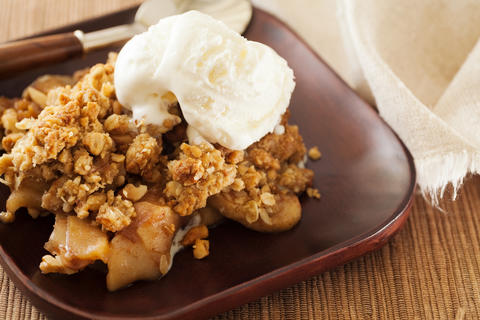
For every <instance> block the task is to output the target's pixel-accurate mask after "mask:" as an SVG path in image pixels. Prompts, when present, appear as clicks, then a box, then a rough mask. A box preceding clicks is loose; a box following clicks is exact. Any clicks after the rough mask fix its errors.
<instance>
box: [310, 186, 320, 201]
mask: <svg viewBox="0 0 480 320" xmlns="http://www.w3.org/2000/svg"><path fill="white" fill-rule="evenodd" d="M307 195H308V196H309V197H310V198H315V199H320V192H319V191H318V189H316V188H307Z"/></svg>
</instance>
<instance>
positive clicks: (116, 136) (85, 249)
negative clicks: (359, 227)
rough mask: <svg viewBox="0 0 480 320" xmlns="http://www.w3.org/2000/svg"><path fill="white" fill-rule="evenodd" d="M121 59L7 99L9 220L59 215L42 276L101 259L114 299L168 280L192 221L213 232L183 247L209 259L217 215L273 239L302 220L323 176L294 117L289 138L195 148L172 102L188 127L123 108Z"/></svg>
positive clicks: (3, 105) (0, 106) (1, 107)
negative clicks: (174, 250)
mask: <svg viewBox="0 0 480 320" xmlns="http://www.w3.org/2000/svg"><path fill="white" fill-rule="evenodd" d="M114 62H115V55H111V56H110V57H109V61H107V63H106V64H97V65H95V66H93V67H92V68H90V69H88V70H82V71H80V72H78V73H76V74H75V75H74V76H73V77H66V76H48V75H47V76H43V77H41V78H39V79H37V80H36V81H35V82H34V83H32V84H31V85H30V86H29V87H28V88H26V89H25V91H24V93H23V96H22V98H15V99H7V98H3V97H1V98H0V120H1V121H0V122H1V127H2V128H3V130H1V131H2V148H3V150H4V151H5V153H4V154H3V155H2V156H1V157H0V174H1V175H2V180H1V182H2V183H4V184H6V185H8V186H9V187H10V190H11V195H10V197H9V199H8V201H7V205H6V211H5V212H2V213H1V214H0V219H2V220H3V221H4V222H8V221H12V220H13V219H14V214H15V212H16V211H17V210H18V209H19V208H26V209H27V211H28V213H29V214H30V215H31V216H32V217H34V218H36V217H38V216H39V215H42V214H48V213H53V214H55V215H56V223H55V227H54V231H53V233H52V235H51V237H50V240H49V241H48V242H47V244H46V245H45V248H46V249H47V250H48V251H49V252H50V253H51V255H46V256H45V257H44V258H43V260H42V262H41V265H40V268H41V270H42V272H45V273H49V272H59V273H67V274H70V273H74V272H77V271H79V270H81V269H82V268H84V267H85V266H87V265H88V264H90V263H93V262H94V261H95V260H102V261H104V262H105V263H107V264H108V269H109V273H108V276H107V286H108V288H109V289H110V290H115V289H118V288H120V287H122V286H124V285H126V284H128V283H130V282H132V281H135V280H138V279H153V278H156V277H159V276H161V275H163V274H165V273H166V272H167V271H168V270H169V268H170V265H171V262H172V258H173V257H171V256H170V248H171V246H172V243H173V241H174V235H175V234H176V232H177V231H178V230H179V229H181V228H182V227H183V226H185V225H186V224H187V223H188V221H189V220H190V219H191V217H193V216H199V217H200V218H201V221H202V224H201V225H200V226H198V227H194V228H192V229H191V230H190V231H189V232H188V233H187V234H186V236H185V238H184V239H183V242H182V243H183V245H185V246H187V245H188V246H190V245H191V246H192V247H193V254H194V257H195V258H197V259H202V258H204V257H206V256H207V255H208V254H209V248H210V243H209V241H208V240H207V238H208V229H207V227H206V225H208V224H213V223H217V222H218V221H219V214H218V212H220V213H221V214H222V215H223V216H225V217H227V218H231V219H234V220H236V221H239V222H240V223H242V224H244V225H245V226H247V227H249V228H252V229H254V230H259V231H266V232H275V231H281V230H286V229H289V228H291V227H292V226H293V225H295V224H296V223H297V222H298V220H299V219H300V217H301V207H300V203H299V200H298V197H297V194H298V193H301V192H303V191H304V190H305V189H306V188H307V187H309V186H310V185H311V181H312V177H313V172H312V171H311V170H309V169H305V168H303V165H302V166H299V163H302V161H303V160H304V158H305V153H306V149H305V146H304V145H303V141H302V138H301V136H300V134H299V132H298V128H297V127H296V126H290V125H288V123H287V119H288V114H286V115H285V116H284V118H283V121H282V123H281V125H283V126H284V127H285V130H284V133H283V134H281V135H277V134H268V135H267V136H265V137H264V138H263V139H261V140H260V141H258V142H257V143H255V144H254V145H252V146H251V147H249V148H248V149H247V150H245V151H233V150H228V149H226V148H223V147H220V146H217V145H210V144H202V145H198V146H195V145H189V144H188V143H187V138H186V134H185V130H186V124H185V122H184V121H183V120H181V119H182V115H181V112H180V109H179V108H178V105H177V104H176V100H175V99H174V97H173V95H172V97H173V98H172V99H171V100H172V105H171V106H170V107H169V111H170V112H171V113H172V114H175V115H177V116H178V119H179V121H174V122H172V123H171V124H170V125H168V124H164V125H163V126H162V128H160V127H156V126H153V125H145V124H144V123H143V122H140V123H139V122H136V121H134V120H133V119H132V117H131V114H130V113H129V112H127V111H125V110H124V108H123V107H122V106H121V105H120V103H119V102H118V101H117V100H116V95H115V87H114V82H113V73H114ZM180 121H181V122H180ZM178 122H180V123H178ZM165 127H168V128H170V129H171V130H170V131H168V132H165ZM308 190H313V189H308ZM309 195H310V196H313V197H316V194H315V193H312V192H311V191H309ZM207 202H208V204H209V206H207Z"/></svg>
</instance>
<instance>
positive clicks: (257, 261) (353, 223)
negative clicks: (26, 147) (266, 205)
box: [0, 9, 415, 319]
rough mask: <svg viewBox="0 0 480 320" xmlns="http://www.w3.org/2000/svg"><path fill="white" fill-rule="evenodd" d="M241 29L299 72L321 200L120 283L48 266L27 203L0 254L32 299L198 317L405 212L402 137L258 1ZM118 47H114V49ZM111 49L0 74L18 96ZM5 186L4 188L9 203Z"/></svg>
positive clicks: (71, 309) (301, 272) (111, 21)
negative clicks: (282, 220) (46, 269)
mask: <svg viewBox="0 0 480 320" xmlns="http://www.w3.org/2000/svg"><path fill="white" fill-rule="evenodd" d="M133 14H134V9H131V10H126V11H122V12H119V13H116V14H113V15H109V16H105V17H102V18H99V19H95V20H91V21H87V22H84V23H81V24H78V25H74V26H69V27H67V28H64V29H62V31H65V30H75V29H77V28H81V29H83V30H85V31H88V30H92V29H95V28H101V27H105V26H110V25H115V24H120V23H126V22H127V21H131V19H132V17H133ZM246 37H247V38H249V39H251V40H257V41H260V42H263V43H266V44H268V45H270V46H271V47H273V48H274V49H275V50H276V51H277V52H278V53H279V54H280V55H282V56H283V57H284V58H285V59H286V60H287V61H288V63H289V65H290V66H291V67H292V68H293V70H294V71H295V76H296V83H297V86H296V89H295V92H294V94H293V97H292V102H291V106H290V108H291V113H292V118H291V122H293V123H296V124H298V125H299V126H300V131H301V133H302V135H303V137H304V139H305V143H306V145H307V146H313V145H317V146H318V147H319V148H320V150H321V151H322V154H323V157H322V159H321V160H319V161H316V162H313V161H309V163H308V167H310V168H311V169H313V170H314V171H315V182H314V183H315V186H316V187H317V188H318V189H319V190H320V193H321V194H322V198H321V200H312V199H307V198H303V199H302V206H303V218H302V220H301V221H300V223H299V224H298V225H297V226H296V227H295V228H293V229H292V230H290V231H288V232H285V233H281V234H274V235H270V234H260V233H256V232H252V231H249V230H247V229H245V228H243V227H242V226H240V225H238V224H236V223H233V222H228V223H225V224H223V225H221V226H219V227H218V228H216V229H214V230H212V232H211V236H210V241H211V254H210V256H209V257H208V258H207V259H205V260H202V261H196V260H194V259H193V258H192V254H191V252H190V250H185V251H183V252H181V253H180V254H178V256H176V257H175V261H174V266H173V268H172V270H171V271H170V273H169V274H168V275H167V276H166V277H165V278H164V279H162V280H159V281H152V282H138V283H136V284H135V285H133V286H132V287H129V288H127V289H123V290H120V291H117V292H114V293H108V292H107V290H106V288H105V274H104V273H102V272H101V271H98V270H93V269H89V270H86V271H84V272H81V273H79V274H77V275H73V276H68V277H65V276H55V275H54V276H52V275H49V276H45V275H42V274H41V273H40V271H39V269H38V264H39V262H40V259H41V257H42V255H43V254H45V251H44V249H43V248H42V247H43V243H44V242H45V241H46V240H47V238H48V236H49V233H50V231H51V228H52V221H53V218H52V217H47V218H40V219H38V220H37V221H34V220H32V219H30V218H29V217H27V215H26V214H25V213H23V212H22V213H20V214H18V215H17V220H16V221H15V223H13V224H12V225H0V244H1V246H0V257H1V259H0V261H1V263H2V265H3V266H4V268H5V270H6V271H7V272H8V274H9V275H10V278H11V279H12V280H13V281H14V282H15V283H16V285H17V286H18V287H19V288H20V289H21V290H22V291H23V292H24V293H25V294H26V295H27V296H29V297H30V299H31V301H32V302H33V303H34V304H35V305H37V306H38V307H39V308H40V309H41V310H43V311H44V312H46V313H47V314H49V315H51V316H55V317H57V318H63V319H67V318H68V319H71V318H72V317H74V316H75V317H78V318H96V319H133V318H142V319H146V318H148V319H194V318H195V319H197V318H203V317H207V316H211V315H214V314H217V313H219V312H222V311H225V310H228V309H230V308H233V307H234V306H237V305H240V304H243V303H245V302H247V301H250V300H253V299H255V298H258V297H260V296H263V295H266V294H268V293H270V292H272V291H275V290H278V289H280V288H283V287H285V286H289V285H291V284H293V283H295V282H298V281H301V280H304V279H306V278H308V277H310V276H312V275H315V274H318V273H321V272H322V271H325V270H327V269H329V268H332V267H334V266H337V265H340V264H343V263H345V262H347V261H349V260H351V259H354V258H356V257H358V256H360V255H363V254H365V253H366V252H368V251H371V250H374V249H377V248H379V247H380V246H382V245H383V244H384V243H385V242H386V241H387V240H388V239H389V238H390V237H391V236H392V235H393V234H394V233H395V232H396V231H397V230H398V229H399V228H400V227H401V226H402V225H403V223H404V222H405V220H406V218H407V215H408V211H409V208H410V205H411V199H412V195H413V191H414V186H415V169H414V165H413V162H412V158H411V156H410V154H409V152H408V151H407V150H406V148H405V146H404V145H403V144H402V143H401V142H400V140H399V139H398V138H397V137H396V135H395V134H394V133H393V132H392V130H391V129H390V128H389V127H388V126H387V125H386V124H385V123H384V122H383V121H382V120H381V119H380V118H379V116H378V115H377V114H376V113H375V111H374V110H373V109H372V108H371V107H370V106H369V105H367V104H366V103H365V102H364V101H362V100H361V99H360V98H359V97H358V96H357V95H356V94H355V93H354V92H353V91H352V90H351V89H350V88H349V87H348V86H347V85H346V84H345V83H344V82H343V81H342V80H340V79H339V78H338V77H337V76H336V75H335V74H334V72H333V71H332V70H331V69H330V68H329V67H328V66H326V65H325V63H324V62H323V61H322V60H321V59H319V58H318V56H317V55H315V53H314V52H313V51H312V50H311V49H310V48H309V47H308V46H307V45H306V44H305V43H304V42H303V41H302V40H300V39H299V38H298V37H297V36H296V35H295V34H294V33H293V32H292V31H290V30H289V29H288V28H287V27H286V26H285V25H284V24H282V23H281V22H279V21H278V20H276V19H275V18H273V17H272V16H270V15H268V14H266V13H265V12H263V11H260V10H258V9H255V10H254V15H253V20H252V22H251V24H250V26H249V28H248V30H247V32H246ZM111 49H112V48H110V50H111ZM107 52H108V50H104V51H100V52H95V53H91V54H88V55H87V56H86V57H84V58H83V59H76V60H70V61H68V62H66V63H61V64H57V65H55V66H51V67H48V68H41V69H38V70H33V71H30V72H27V73H23V74H19V75H17V76H15V77H14V78H10V79H7V80H3V81H0V95H7V96H18V95H20V94H21V91H22V89H23V88H24V87H25V86H26V85H27V84H28V83H29V82H30V81H32V80H33V79H34V78H35V77H36V76H38V75H41V74H44V73H65V74H68V73H71V72H73V71H75V70H77V69H79V68H83V67H86V66H90V65H93V64H94V63H96V62H103V61H105V59H106V53H107ZM7 195H8V191H7V189H6V188H3V189H1V192H0V197H1V198H0V200H1V201H2V203H4V202H5V199H6V197H7Z"/></svg>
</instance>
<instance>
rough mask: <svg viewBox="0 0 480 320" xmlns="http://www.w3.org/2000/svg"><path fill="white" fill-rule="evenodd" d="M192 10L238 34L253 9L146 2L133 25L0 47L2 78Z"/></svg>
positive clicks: (205, 0)
mask: <svg viewBox="0 0 480 320" xmlns="http://www.w3.org/2000/svg"><path fill="white" fill-rule="evenodd" d="M189 10H198V11H200V12H203V13H206V14H209V15H211V16H212V17H214V18H215V19H218V20H221V21H223V22H224V23H225V24H226V25H228V26H229V27H230V28H232V29H233V30H235V31H237V32H238V33H242V32H243V31H245V29H246V27H247V25H248V23H249V22H250V19H251V16H252V6H251V4H250V2H249V1H248V0H147V1H145V2H143V3H142V4H141V5H140V7H139V8H138V10H137V12H136V14H135V19H134V22H133V23H131V24H125V25H119V26H115V27H111V28H107V29H103V30H98V31H93V32H88V33H84V32H83V31H81V30H76V31H74V32H67V33H60V34H54V35H48V36H41V37H36V38H30V39H26V40H20V41H13V42H7V43H4V44H0V78H3V77H5V76H8V75H12V74H13V73H15V72H19V71H23V70H27V69H31V68H34V67H37V66H40V65H46V64H49V63H54V62H60V61H64V60H68V59H70V58H73V57H76V56H80V55H82V54H83V53H86V52H88V51H91V50H95V49H98V48H102V47H106V46H108V45H111V44H114V43H119V42H124V41H126V40H128V39H130V38H131V37H133V36H134V35H136V34H139V33H142V32H144V31H146V30H147V29H148V27H149V26H151V25H153V24H156V23H157V22H158V21H159V20H160V19H161V18H164V17H167V16H171V15H175V14H180V13H183V12H186V11H189Z"/></svg>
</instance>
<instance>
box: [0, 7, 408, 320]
mask: <svg viewBox="0 0 480 320" xmlns="http://www.w3.org/2000/svg"><path fill="white" fill-rule="evenodd" d="M136 8H138V5H135V6H130V7H126V8H124V9H121V10H117V11H114V12H111V13H108V14H104V15H100V16H96V17H93V18H89V19H85V20H80V21H76V22H74V23H72V24H69V25H65V26H61V27H59V28H54V29H49V30H47V31H44V32H41V33H36V34H33V35H29V36H27V37H24V38H30V37H34V36H38V35H46V34H51V33H57V32H59V31H63V30H67V29H72V27H73V28H74V27H75V26H76V25H79V24H84V23H89V22H90V23H91V22H94V21H98V20H101V19H104V18H106V17H110V16H115V15H118V14H127V13H128V12H131V11H132V10H135V9H136ZM258 13H260V14H263V15H265V16H267V17H268V18H269V19H270V21H273V22H274V23H275V24H277V25H280V26H281V27H282V28H283V29H284V30H285V31H287V32H289V33H291V34H292V35H293V36H294V37H295V38H296V39H297V40H298V41H300V43H301V44H302V45H303V46H304V47H305V48H306V49H307V50H308V51H309V52H310V53H311V54H312V55H313V56H314V57H315V58H316V59H317V60H319V61H320V62H321V63H322V64H323V65H324V66H325V67H326V68H328V69H329V70H330V72H331V73H332V75H333V76H334V77H335V78H337V80H339V81H340V82H341V83H342V84H343V85H344V86H345V87H347V88H348V89H349V90H351V91H352V93H353V94H354V95H355V96H356V97H357V98H358V99H359V100H361V101H362V102H363V103H364V104H365V107H367V108H368V109H370V110H369V112H371V113H373V114H374V116H375V117H377V118H378V120H380V121H381V122H382V123H383V124H384V125H385V126H386V127H387V128H388V129H389V130H390V131H391V133H393V135H394V137H395V139H396V140H397V141H398V142H399V143H400V146H401V147H402V149H403V151H404V153H405V155H406V158H407V162H408V167H409V173H410V184H409V187H408V190H407V193H406V195H405V197H404V199H403V200H402V202H401V203H400V204H399V206H398V207H397V209H396V210H394V211H393V213H392V214H391V215H389V218H388V219H386V220H385V221H383V222H382V223H380V224H378V225H377V226H375V227H374V228H372V229H370V230H368V231H366V232H363V233H361V234H358V235H356V236H355V237H353V238H350V239H348V240H345V241H343V242H341V243H338V244H336V245H334V246H332V247H329V248H327V249H325V250H322V251H319V252H317V253H315V254H313V255H311V256H309V257H306V258H303V259H301V260H299V261H296V262H294V263H291V264H288V265H285V266H282V267H280V268H278V269H275V270H273V271H271V272H268V273H265V274H262V275H260V276H258V277H255V278H253V279H250V280H248V281H246V282H243V283H240V284H238V285H235V286H232V287H229V288H228V289H225V290H223V291H220V292H217V293H215V294H213V295H210V296H208V297H205V298H203V299H200V300H197V301H195V302H193V303H190V304H188V305H185V306H182V307H180V308H178V309H176V310H174V311H171V312H168V313H165V314H159V315H151V316H150V315H149V316H141V317H138V316H122V315H118V316H117V315H101V314H95V313H91V312H87V311H83V310H81V309H80V308H77V307H74V306H71V305H69V304H67V303H64V302H62V301H60V300H58V299H57V298H55V297H54V296H52V295H51V294H50V293H49V292H48V291H46V290H44V289H42V288H41V287H39V286H37V285H36V284H35V283H34V282H33V281H31V280H30V278H29V277H28V276H26V275H25V274H24V273H23V271H22V270H21V269H20V268H19V267H18V266H17V264H16V263H15V262H14V260H13V258H12V257H11V256H10V255H9V254H8V253H7V252H6V251H5V249H4V247H3V245H2V244H0V264H1V265H2V266H3V269H4V270H5V272H6V273H7V274H8V276H9V278H10V280H12V281H13V282H14V284H15V286H16V287H18V288H19V289H20V290H21V292H22V294H24V295H26V296H27V297H28V298H29V300H30V301H31V302H32V304H34V305H35V306H37V307H38V308H39V309H40V310H41V311H42V312H46V313H47V314H48V311H49V310H46V308H43V307H44V303H47V304H48V306H49V307H50V308H53V309H56V310H58V311H61V312H68V313H69V314H71V315H73V316H76V317H80V318H91V317H94V318H95V319H103V320H132V319H142V320H153V319H157V320H158V319H180V318H181V319H187V318H191V317H192V312H195V311H197V312H198V313H197V314H196V315H197V316H198V315H199V314H200V315H203V316H209V315H215V314H218V312H222V310H223V311H225V310H229V309H231V308H233V307H235V306H238V305H240V304H243V303H246V302H248V301H252V300H253V299H255V298H258V297H261V296H264V295H266V294H268V293H271V292H274V291H276V290H279V289H281V288H285V287H288V286H290V285H292V284H294V283H297V282H299V281H302V280H305V279H308V278H310V277H312V276H313V275H316V274H320V273H322V272H325V271H327V270H329V269H332V268H334V267H336V266H341V265H344V264H345V263H347V262H349V261H351V260H353V259H356V258H358V257H360V256H363V255H365V254H367V253H368V252H371V251H374V250H377V249H379V248H381V247H382V246H383V245H384V244H385V243H386V242H387V241H388V240H389V239H390V238H391V237H392V236H393V235H395V234H396V233H397V232H398V231H399V230H400V229H401V228H402V227H403V225H404V224H405V222H406V220H407V218H408V215H409V211H410V208H411V206H412V204H413V200H414V194H415V189H416V181H417V174H416V170H415V163H414V160H413V157H412V155H411V153H410V151H409V150H408V148H407V147H406V145H405V144H404V143H403V141H402V140H401V139H400V137H399V136H398V135H397V133H396V132H395V131H394V130H393V129H392V128H391V127H390V126H389V125H388V123H387V122H386V121H385V120H384V119H383V118H382V117H381V116H380V115H379V114H378V113H377V112H376V111H375V109H374V108H373V107H372V106H371V105H369V104H368V103H367V102H365V101H364V100H363V99H362V98H361V97H360V96H359V95H358V94H357V93H356V92H355V91H354V90H353V89H352V88H351V87H350V86H349V85H348V84H347V83H346V82H345V81H344V80H343V79H342V78H341V77H340V76H339V75H338V74H337V73H336V72H335V71H334V70H333V69H332V67H330V65H329V64H327V63H326V62H325V61H324V59H322V58H321V57H320V56H319V55H318V54H317V52H315V51H314V50H313V48H312V47H311V46H310V45H309V44H308V43H307V42H306V41H305V40H304V39H303V38H302V37H301V36H300V35H298V33H296V32H295V31H294V30H293V29H291V27H289V26H288V25H287V24H286V23H285V22H283V21H282V20H280V19H279V18H277V17H276V16H274V15H273V14H271V13H269V12H267V11H265V10H263V9H260V8H258V7H257V6H253V14H254V15H255V14H258ZM249 25H250V23H249ZM247 28H248V27H247ZM24 38H22V39H24ZM361 247H365V248H363V249H362V250H357V251H355V254H350V255H346V256H342V254H343V253H344V251H346V250H347V249H348V250H349V252H352V250H351V249H353V248H361ZM320 260H321V262H322V263H323V265H322V266H318V264H319V262H320ZM325 262H327V263H325ZM315 266H317V267H316V268H315ZM272 280H275V283H270V282H271V281H272ZM251 291H255V294H251V293H250V292H251ZM231 296H236V297H240V299H233V300H231V301H228V298H229V297H231ZM234 301H236V302H234ZM214 303H215V304H218V305H222V308H219V309H222V310H220V311H219V309H216V310H215V312H214V313H212V312H208V310H207V311H205V309H207V308H208V307H209V306H212V304H214ZM202 309H203V310H202ZM209 310H212V309H209Z"/></svg>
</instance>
